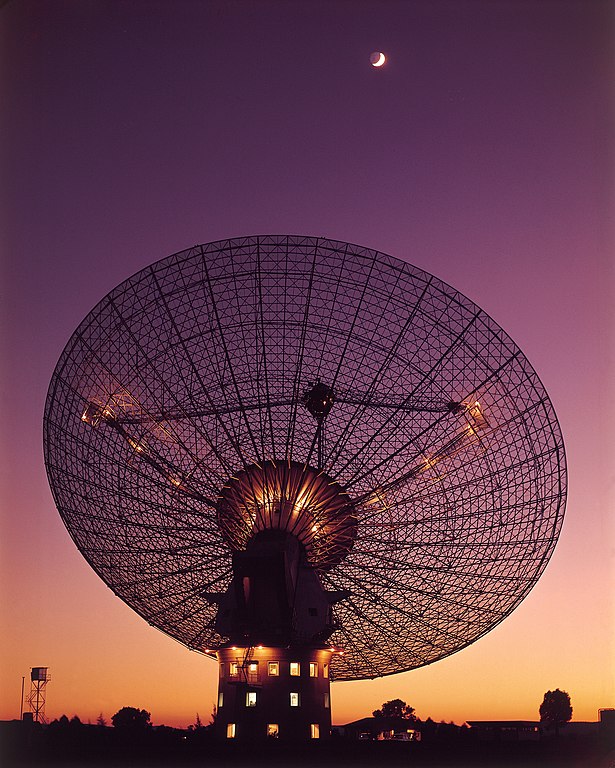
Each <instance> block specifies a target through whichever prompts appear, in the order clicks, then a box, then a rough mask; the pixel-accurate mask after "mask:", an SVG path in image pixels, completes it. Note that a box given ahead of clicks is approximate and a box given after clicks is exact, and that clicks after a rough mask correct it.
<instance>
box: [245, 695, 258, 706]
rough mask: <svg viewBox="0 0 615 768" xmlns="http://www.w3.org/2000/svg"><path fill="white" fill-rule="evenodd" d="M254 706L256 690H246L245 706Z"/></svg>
mask: <svg viewBox="0 0 615 768" xmlns="http://www.w3.org/2000/svg"><path fill="white" fill-rule="evenodd" d="M255 706H256V691H248V692H247V693H246V707H255Z"/></svg>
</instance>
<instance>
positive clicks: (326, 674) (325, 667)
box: [322, 664, 329, 677]
mask: <svg viewBox="0 0 615 768" xmlns="http://www.w3.org/2000/svg"><path fill="white" fill-rule="evenodd" d="M322 676H323V677H329V665H328V664H323V665H322Z"/></svg>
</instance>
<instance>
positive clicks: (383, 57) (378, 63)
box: [372, 51, 387, 67]
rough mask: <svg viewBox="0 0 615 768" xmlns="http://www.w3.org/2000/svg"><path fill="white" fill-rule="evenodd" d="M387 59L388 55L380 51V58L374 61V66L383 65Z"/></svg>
mask: <svg viewBox="0 0 615 768" xmlns="http://www.w3.org/2000/svg"><path fill="white" fill-rule="evenodd" d="M386 60H387V57H386V56H385V55H384V53H382V51H379V52H378V58H377V59H376V61H372V67H381V66H382V65H383V64H384V62H385V61H386Z"/></svg>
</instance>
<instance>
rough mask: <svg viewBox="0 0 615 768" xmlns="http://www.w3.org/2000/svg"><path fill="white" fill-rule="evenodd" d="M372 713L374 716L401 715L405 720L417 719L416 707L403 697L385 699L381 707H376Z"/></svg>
mask: <svg viewBox="0 0 615 768" xmlns="http://www.w3.org/2000/svg"><path fill="white" fill-rule="evenodd" d="M372 715H373V716H374V717H399V718H402V719H403V720H416V717H415V715H414V707H410V706H408V704H406V702H405V701H402V700H401V699H393V700H392V701H385V702H384V704H383V705H382V707H381V709H375V710H374V711H373V712H372Z"/></svg>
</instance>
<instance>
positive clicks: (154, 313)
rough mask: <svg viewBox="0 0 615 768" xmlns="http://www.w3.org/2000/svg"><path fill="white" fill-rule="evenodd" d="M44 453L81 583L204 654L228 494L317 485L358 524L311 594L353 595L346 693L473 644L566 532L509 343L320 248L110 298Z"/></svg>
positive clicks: (237, 261) (453, 310)
mask: <svg viewBox="0 0 615 768" xmlns="http://www.w3.org/2000/svg"><path fill="white" fill-rule="evenodd" d="M318 383H323V384H324V385H326V387H327V388H329V390H331V391H332V392H333V393H334V397H335V402H334V404H333V406H332V407H331V410H330V412H329V413H328V415H327V416H326V418H324V419H322V429H320V430H319V429H318V428H317V427H318V424H317V419H315V417H314V415H313V414H311V413H310V412H308V409H307V408H306V407H305V403H304V399H305V393H306V392H307V391H309V389H310V387H312V388H313V387H314V385H315V384H318ZM44 445H45V462H46V466H47V471H48V476H49V479H50V484H51V487H52V491H53V494H54V498H55V501H56V504H57V506H58V509H59V511H60V514H61V516H62V519H63V521H64V523H65V525H66V527H67V528H68V530H69V532H70V534H71V536H72V538H73V539H74V541H75V543H76V545H77V547H78V548H79V549H80V551H81V552H82V553H83V555H84V556H85V558H86V559H87V561H88V562H89V563H90V565H91V566H92V567H93V568H94V570H95V571H96V572H97V573H98V574H99V576H100V577H101V578H102V579H103V580H104V581H105V582H106V583H107V584H108V585H109V587H111V589H112V590H113V591H114V592H115V593H116V594H117V595H118V596H119V597H120V598H121V599H122V600H124V601H125V602H126V603H127V604H128V605H130V606H131V607H132V608H133V609H134V610H135V611H136V612H137V613H139V614H140V615H141V616H143V617H144V618H145V619H146V620H147V621H148V622H149V623H150V624H152V625H154V626H155V627H158V628H159V629H161V630H162V631H164V632H166V633H168V634H169V635H171V636H172V637H174V638H176V639H177V640H179V641H181V642H182V643H184V644H185V645H187V646H189V647H190V648H194V649H198V650H202V651H205V652H208V651H211V649H215V648H216V647H218V646H219V645H220V644H222V643H224V641H225V640H226V638H224V637H220V636H219V635H217V634H216V632H215V630H214V620H215V614H216V606H215V605H213V604H211V603H210V602H209V601H208V600H207V599H206V596H207V595H208V594H211V593H215V592H218V593H219V592H223V591H224V590H225V589H226V588H227V587H228V585H229V583H230V580H231V576H232V572H231V549H230V546H229V543H228V541H227V540H226V539H225V537H224V536H223V535H222V533H221V531H220V529H219V526H218V520H217V515H216V503H217V500H218V498H219V495H220V491H221V488H222V487H223V486H224V485H225V483H227V481H228V479H229V478H231V477H233V476H234V475H236V474H237V473H238V472H240V471H241V470H244V469H245V468H246V467H249V466H254V465H256V466H258V465H261V466H262V465H263V462H273V465H275V464H276V463H278V464H280V463H284V462H287V463H288V462H291V461H292V462H293V466H294V465H295V464H307V465H308V466H310V467H317V468H318V469H322V470H324V472H325V473H326V475H327V476H328V477H330V478H332V479H333V480H334V481H335V482H336V483H337V484H339V487H341V488H343V489H344V490H345V492H347V494H348V497H349V499H350V500H351V502H352V504H353V505H354V510H355V512H354V514H356V518H357V520H356V530H355V531H354V532H353V535H354V540H353V542H352V545H351V546H350V549H349V551H348V552H347V553H346V554H345V556H344V557H343V559H342V560H341V562H337V563H336V564H335V565H334V566H333V567H328V568H326V569H325V568H323V569H322V570H321V573H320V578H321V580H322V583H323V585H324V587H325V588H326V589H329V590H332V591H339V590H348V592H349V596H348V597H347V598H346V599H344V600H342V601H341V602H339V603H337V604H336V605H335V606H334V615H335V622H336V629H335V631H334V634H333V636H332V638H331V643H332V645H335V646H336V647H340V648H343V649H344V654H343V655H338V656H336V657H335V660H334V664H333V667H332V673H333V675H334V677H335V678H336V679H338V680H350V679H359V678H370V677H375V676H379V675H386V674H391V673H395V672H400V671H403V670H408V669H412V668H415V667H419V666H422V665H425V664H429V663H431V662H433V661H436V660H438V659H441V658H443V657H446V656H448V655H449V654H452V653H454V652H455V651H458V650H459V649H461V648H463V647H465V646H467V645H468V644H469V643H471V642H473V641H475V640H476V639H477V638H479V637H481V636H482V635H484V634H485V633H486V632H488V631H489V630H490V629H492V628H493V627H494V626H496V625H497V624H498V623H499V622H500V621H502V619H503V618H504V617H506V616H507V615H508V614H509V613H510V612H511V611H512V610H513V609H514V608H515V607H516V606H517V605H518V604H519V603H520V601H521V600H522V599H523V598H524V597H525V596H526V595H527V594H528V592H529V591H530V590H531V588H532V586H533V585H534V584H535V582H536V581H537V579H538V578H539V576H540V574H541V573H542V571H543V570H544V568H545V566H546V564H547V561H548V560H549V557H550V555H551V553H552V551H553V549H554V546H555V544H556V540H557V537H558V534H559V531H560V528H561V524H562V519H563V511H564V502H565V489H566V467H565V455H564V446H563V441H562V435H561V432H560V428H559V425H558V421H557V418H556V415H555V412H554V410H553V407H552V405H551V402H550V400H549V397H548V395H547V393H546V391H545V389H544V387H543V385H542V384H541V382H540V380H539V378H538V376H537V374H536V373H535V371H534V370H533V368H532V366H531V365H530V364H529V362H528V361H527V359H526V358H525V357H524V355H523V354H522V352H521V351H520V350H519V348H518V347H517V346H516V345H515V344H514V343H513V342H512V341H511V339H510V338H509V337H508V335H507V334H506V333H505V332H504V331H503V330H502V329H501V328H500V327H499V326H498V325H497V324H496V323H495V322H494V321H493V320H492V319H491V318H490V317H489V316H488V315H487V314H486V313H485V312H483V311H482V310H481V309H480V308H479V307H477V306H476V305H475V304H474V303H473V302H472V301H470V300H469V299H467V298H466V297H465V296H463V295H462V294H460V293H459V292H458V291H456V290H454V289H453V288H451V287H450V286H448V285H447V284H445V283H444V282H442V281H441V280H439V279H437V278H435V277H433V276H432V275H430V274H428V273H426V272H424V271H422V270H421V269H418V268H416V267H414V266H411V265H410V264H408V263H405V262H403V261H400V260H398V259H396V258H392V257H391V256H388V255H386V254H383V253H379V252H377V251H374V250H370V249H367V248H362V247H358V246H355V245H350V244H348V243H343V242H337V241H332V240H327V239H322V238H313V237H291V236H259V237H246V238H239V239H234V240H223V241H220V242H215V243H210V244H208V245H199V246H195V247H193V248H189V249H188V250H185V251H182V252H180V253H176V254H174V255H172V256H169V257H168V258H165V259H163V260H161V261H158V262H156V263H155V264H153V265H151V266H150V267H148V268H146V269H143V270H141V271H140V272H138V273H137V274H135V275H134V276H133V277H131V278H130V279H128V280H126V281H125V282H123V283H122V284H120V285H119V286H118V287H117V288H115V289H114V290H113V291H111V292H110V293H109V294H108V295H107V296H106V297H105V298H104V299H103V300H102V301H101V302H100V303H99V304H98V305H97V306H96V307H95V308H94V309H93V310H92V311H91V312H90V314H89V315H88V316H87V317H86V318H85V319H84V321H83V322H82V323H81V324H80V326H79V327H78V329H77V330H76V332H75V333H74V335H73V336H72V338H71V339H70V341H69V343H68V344H67V346H66V348H65V350H64V352H63V353H62V355H61V358H60V360H59V362H58V364H57V367H56V369H55V372H54V375H53V378H52V381H51V384H50V388H49V393H48V397H47V402H46V408H45V420H44ZM318 465H320V466H318ZM268 466H272V465H271V464H268ZM288 466H290V464H288ZM338 559H339V558H338ZM316 565H317V564H316Z"/></svg>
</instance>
